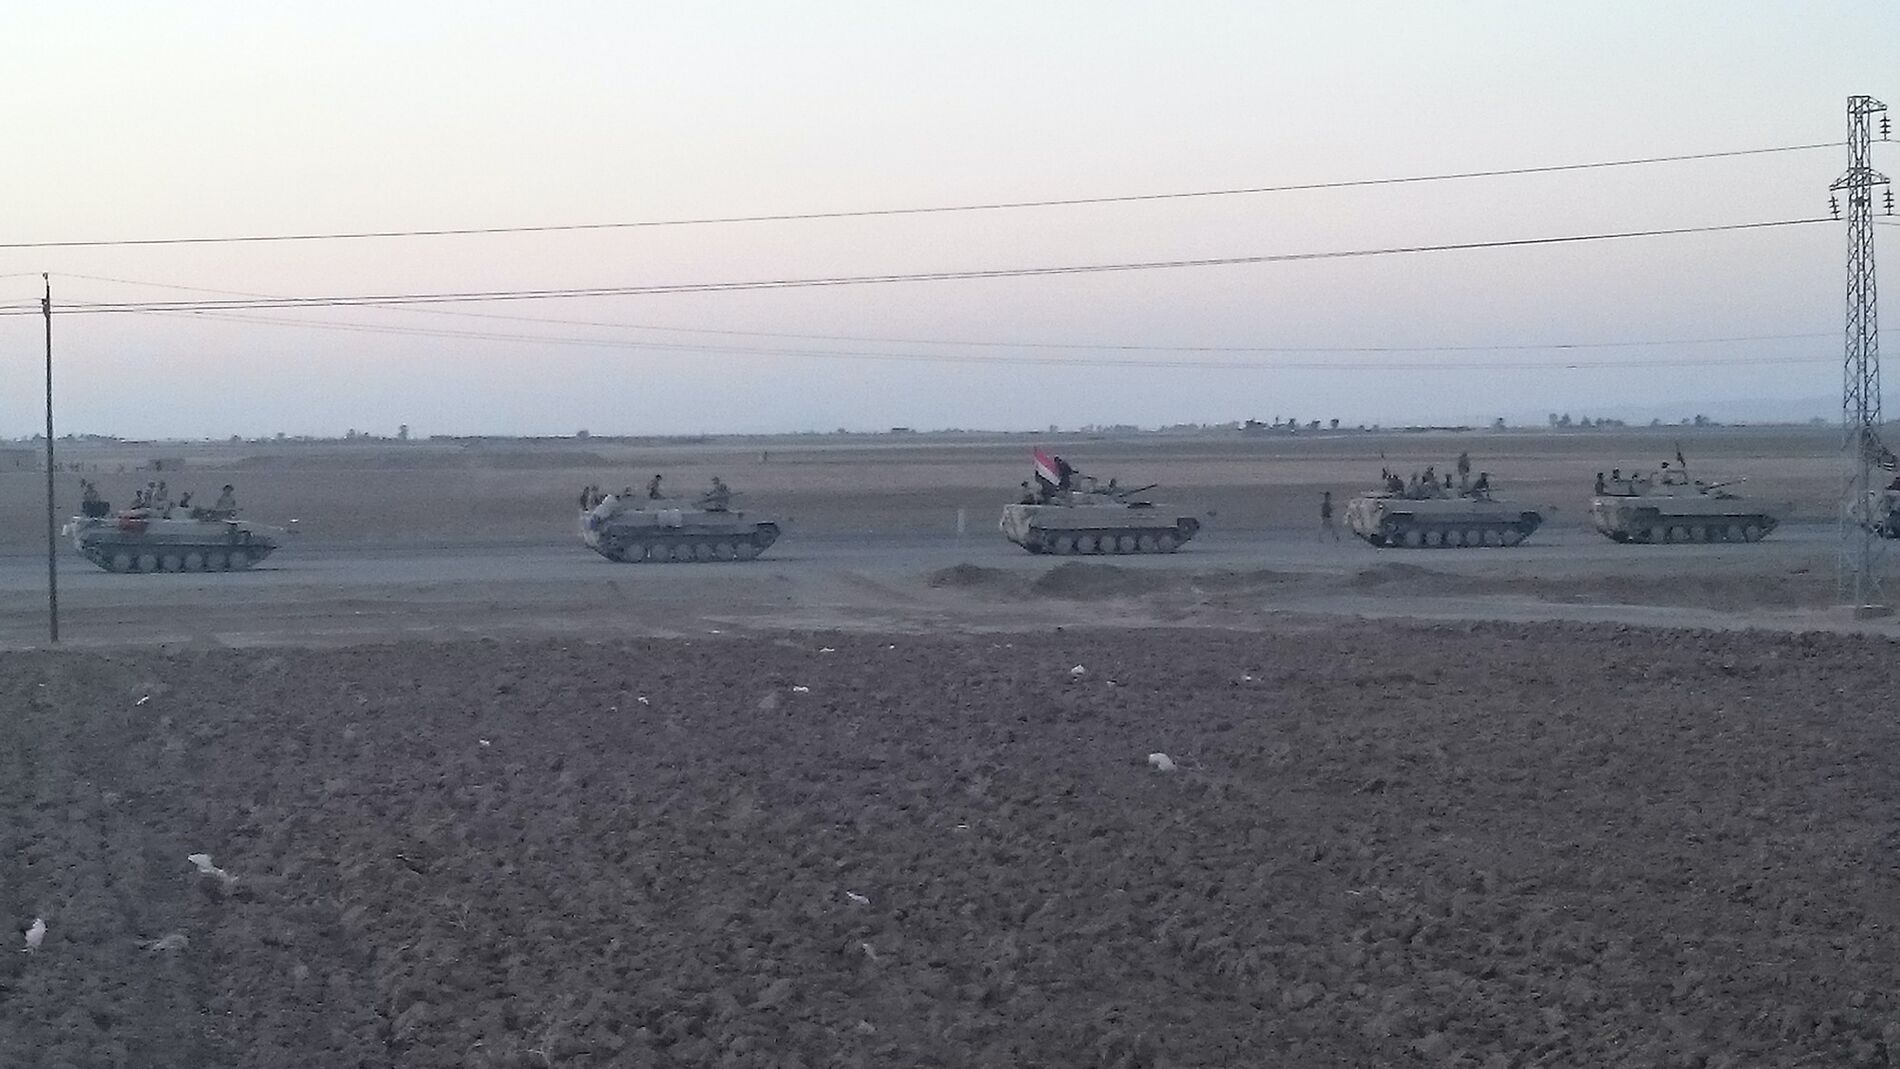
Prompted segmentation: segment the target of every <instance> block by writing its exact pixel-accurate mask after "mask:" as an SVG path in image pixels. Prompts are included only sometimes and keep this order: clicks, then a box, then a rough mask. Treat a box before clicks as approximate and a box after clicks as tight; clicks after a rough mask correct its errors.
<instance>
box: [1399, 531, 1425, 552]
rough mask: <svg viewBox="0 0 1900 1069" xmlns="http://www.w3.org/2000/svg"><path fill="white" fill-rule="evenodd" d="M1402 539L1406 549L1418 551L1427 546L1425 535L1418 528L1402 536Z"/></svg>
mask: <svg viewBox="0 0 1900 1069" xmlns="http://www.w3.org/2000/svg"><path fill="white" fill-rule="evenodd" d="M1400 539H1401V541H1402V542H1403V543H1404V545H1405V548H1406V549H1417V548H1419V547H1420V546H1423V545H1424V544H1425V533H1424V532H1423V531H1420V530H1418V529H1417V528H1413V529H1412V530H1409V531H1406V532H1405V533H1404V534H1403V535H1401V536H1400Z"/></svg>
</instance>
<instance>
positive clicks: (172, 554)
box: [66, 508, 285, 572]
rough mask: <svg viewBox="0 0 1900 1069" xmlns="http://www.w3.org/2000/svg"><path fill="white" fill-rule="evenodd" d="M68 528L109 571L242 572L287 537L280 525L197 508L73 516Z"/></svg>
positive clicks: (76, 544) (77, 542) (82, 548)
mask: <svg viewBox="0 0 1900 1069" xmlns="http://www.w3.org/2000/svg"><path fill="white" fill-rule="evenodd" d="M89 511H98V510H89ZM66 532H67V534H68V535H69V536H70V537H71V538H72V541H73V548H75V549H77V550H78V551H79V552H80V554H81V555H83V556H84V557H85V558H86V559H87V560H89V561H91V562H93V563H94V564H97V565H98V566H99V567H101V568H104V569H105V570H106V571H108V572H227V571H228V572H241V571H243V570H245V569H247V568H249V567H251V566H252V565H254V564H256V563H257V562H258V561H261V560H263V559H264V558H265V557H268V556H270V555H271V554H272V553H274V552H276V551H277V547H278V546H279V545H281V544H282V543H283V539H284V537H285V532H284V531H283V530H282V529H281V528H277V527H269V526H266V525H264V524H261V523H252V522H250V521H249V520H240V519H238V518H237V516H236V514H235V513H233V512H230V511H218V510H214V509H198V508H195V509H190V510H188V511H183V512H180V511H177V510H172V509H166V510H163V511H154V510H152V509H142V508H141V509H130V510H127V511H124V512H119V513H116V514H113V515H107V516H75V517H73V519H72V522H71V523H70V524H68V525H67V527H66Z"/></svg>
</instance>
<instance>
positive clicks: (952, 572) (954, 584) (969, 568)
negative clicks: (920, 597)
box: [927, 563, 1020, 590]
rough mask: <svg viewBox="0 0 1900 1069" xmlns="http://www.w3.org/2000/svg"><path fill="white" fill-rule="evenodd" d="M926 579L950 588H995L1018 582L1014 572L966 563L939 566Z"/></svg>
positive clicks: (1014, 584) (1009, 585)
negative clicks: (946, 566) (944, 566)
mask: <svg viewBox="0 0 1900 1069" xmlns="http://www.w3.org/2000/svg"><path fill="white" fill-rule="evenodd" d="M927 581H928V582H929V583H930V585H931V586H933V587H937V588H939V589H946V588H947V589H951V590H996V589H1001V588H1007V587H1012V586H1016V585H1018V583H1019V582H1020V580H1019V578H1018V576H1017V575H1016V574H1015V573H1014V572H1009V571H1005V570H1004V569H1002V568H985V567H983V566H982V565H980V564H968V563H964V564H952V565H951V566H950V567H948V568H939V569H937V570H936V571H934V572H931V573H930V577H929V579H928V580H927Z"/></svg>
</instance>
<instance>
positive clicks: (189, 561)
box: [185, 551, 205, 572]
mask: <svg viewBox="0 0 1900 1069" xmlns="http://www.w3.org/2000/svg"><path fill="white" fill-rule="evenodd" d="M185 570H186V571H188V572H202V571H204V570H205V555H204V554H202V553H199V552H196V551H193V552H191V553H187V554H185Z"/></svg>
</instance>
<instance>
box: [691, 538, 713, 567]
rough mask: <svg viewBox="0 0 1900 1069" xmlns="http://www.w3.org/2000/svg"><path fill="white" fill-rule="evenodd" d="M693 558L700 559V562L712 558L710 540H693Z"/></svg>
mask: <svg viewBox="0 0 1900 1069" xmlns="http://www.w3.org/2000/svg"><path fill="white" fill-rule="evenodd" d="M693 559H694V560H696V561H702V562H703V561H709V560H712V559H713V547H712V543H711V542H695V543H694V544H693Z"/></svg>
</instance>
